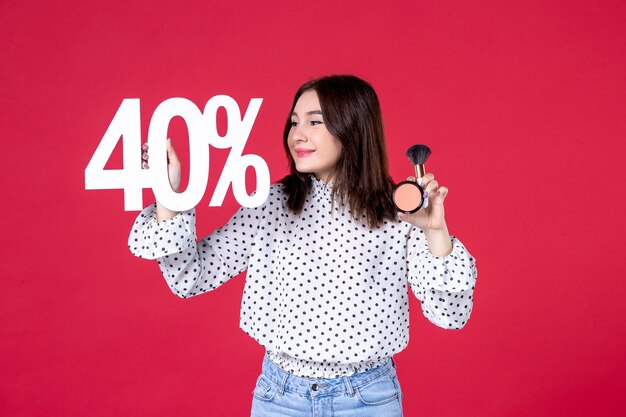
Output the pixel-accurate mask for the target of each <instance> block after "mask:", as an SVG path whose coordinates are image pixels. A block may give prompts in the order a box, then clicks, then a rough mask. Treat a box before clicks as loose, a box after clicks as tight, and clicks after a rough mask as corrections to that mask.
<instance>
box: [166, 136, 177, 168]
mask: <svg viewBox="0 0 626 417" xmlns="http://www.w3.org/2000/svg"><path fill="white" fill-rule="evenodd" d="M166 149H167V161H168V162H169V163H170V164H172V165H176V166H178V165H180V160H179V159H178V155H176V151H175V150H174V145H172V139H170V138H167V147H166Z"/></svg>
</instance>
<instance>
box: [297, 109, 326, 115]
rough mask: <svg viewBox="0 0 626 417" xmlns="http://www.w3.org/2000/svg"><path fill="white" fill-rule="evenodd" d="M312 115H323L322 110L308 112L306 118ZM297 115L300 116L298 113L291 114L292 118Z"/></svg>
mask: <svg viewBox="0 0 626 417" xmlns="http://www.w3.org/2000/svg"><path fill="white" fill-rule="evenodd" d="M312 114H322V111H321V110H311V111H308V112H306V113H304V115H305V116H310V115H312ZM297 115H298V113H296V112H295V111H294V112H292V113H291V116H297Z"/></svg>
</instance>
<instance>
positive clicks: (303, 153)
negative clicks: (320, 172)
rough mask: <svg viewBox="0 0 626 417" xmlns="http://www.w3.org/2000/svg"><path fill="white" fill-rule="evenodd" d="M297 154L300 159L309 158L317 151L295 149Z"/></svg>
mask: <svg viewBox="0 0 626 417" xmlns="http://www.w3.org/2000/svg"><path fill="white" fill-rule="evenodd" d="M295 152H296V156H297V157H298V158H306V157H307V156H309V155H311V154H312V153H313V152H315V151H314V150H310V149H295Z"/></svg>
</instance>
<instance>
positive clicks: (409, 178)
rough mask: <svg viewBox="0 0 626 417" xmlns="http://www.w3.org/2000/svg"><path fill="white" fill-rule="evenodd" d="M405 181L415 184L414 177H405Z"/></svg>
mask: <svg viewBox="0 0 626 417" xmlns="http://www.w3.org/2000/svg"><path fill="white" fill-rule="evenodd" d="M406 180H407V181H413V182H415V177H406Z"/></svg>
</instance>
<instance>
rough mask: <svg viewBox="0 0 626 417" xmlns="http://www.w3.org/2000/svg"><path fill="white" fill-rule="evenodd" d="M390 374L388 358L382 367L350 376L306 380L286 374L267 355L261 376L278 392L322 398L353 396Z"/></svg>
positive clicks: (392, 368)
mask: <svg viewBox="0 0 626 417" xmlns="http://www.w3.org/2000/svg"><path fill="white" fill-rule="evenodd" d="M390 372H394V373H395V363H394V362H393V359H392V358H391V357H390V358H389V359H388V360H387V362H385V363H384V364H383V365H381V366H379V367H377V368H373V369H369V370H367V371H364V372H357V373H355V374H353V375H350V376H343V377H337V378H308V377H301V376H297V375H294V374H292V373H291V372H286V371H285V370H284V369H282V368H281V367H280V366H278V365H276V364H275V363H274V362H272V361H271V360H270V359H269V357H268V356H267V354H266V355H265V357H264V358H263V375H265V377H266V378H267V379H269V380H270V381H271V382H273V383H274V384H276V385H277V386H278V391H279V392H281V393H282V392H285V391H287V392H294V393H297V394H301V395H307V394H309V395H311V396H315V397H318V396H322V395H331V394H336V393H343V392H347V393H348V394H349V395H354V388H358V387H360V386H362V385H365V384H367V383H368V382H370V381H373V380H374V379H376V378H379V377H380V376H383V375H386V374H388V373H390Z"/></svg>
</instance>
